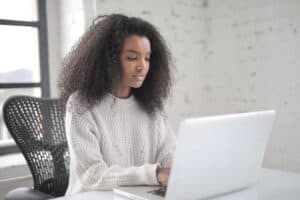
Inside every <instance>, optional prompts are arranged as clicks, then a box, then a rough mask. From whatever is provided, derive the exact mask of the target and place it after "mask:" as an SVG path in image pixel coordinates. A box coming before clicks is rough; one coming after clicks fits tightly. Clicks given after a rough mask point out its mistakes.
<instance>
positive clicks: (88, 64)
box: [58, 14, 172, 114]
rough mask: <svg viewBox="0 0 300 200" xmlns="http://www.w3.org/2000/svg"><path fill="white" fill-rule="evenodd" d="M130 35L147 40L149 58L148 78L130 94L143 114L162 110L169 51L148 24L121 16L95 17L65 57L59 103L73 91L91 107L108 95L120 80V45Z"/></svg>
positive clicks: (167, 90) (168, 84) (167, 84)
mask: <svg viewBox="0 0 300 200" xmlns="http://www.w3.org/2000/svg"><path fill="white" fill-rule="evenodd" d="M134 34H135V35H139V36H144V37H146V38H148V39H149V41H150V44H151V56H150V68H149V72H148V75H147V76H146V79H145V80H144V83H143V85H142V86H141V87H140V88H132V90H131V91H132V94H133V95H134V96H135V98H136V100H137V101H138V103H139V105H141V106H142V108H144V109H145V111H146V112H148V113H150V114H153V113H155V112H156V111H162V110H163V109H164V106H163V105H164V100H165V99H166V98H167V97H168V95H169V93H170V89H171V82H172V77H171V67H170V66H171V63H172V62H171V54H170V51H169V49H168V47H167V45H166V43H165V40H164V39H163V37H162V36H161V34H160V33H159V32H158V30H157V29H156V28H155V27H154V26H153V25H152V24H150V23H149V22H147V21H144V20H142V19H140V18H137V17H128V16H125V15H122V14H111V15H105V16H99V17H97V18H96V19H95V20H94V21H93V23H92V25H91V26H90V27H89V29H88V30H87V32H86V33H85V34H84V35H83V36H82V37H81V38H80V39H79V41H78V42H77V43H76V44H75V46H74V47H73V48H72V50H71V51H70V53H69V54H68V55H67V56H66V58H65V59H64V62H63V69H62V71H61V73H60V76H59V82H58V87H59V90H60V97H61V98H62V100H63V102H66V101H67V99H68V97H69V96H70V95H71V94H72V93H73V92H75V91H76V92H78V95H79V96H80V97H81V98H82V99H83V100H84V102H86V103H88V105H93V104H94V103H95V102H96V101H98V100H101V98H102V97H103V96H104V95H105V94H107V93H108V92H111V91H112V89H113V88H114V86H115V84H117V83H118V80H120V77H121V61H120V55H121V50H122V45H123V42H124V40H125V39H126V38H127V37H128V36H130V35H134Z"/></svg>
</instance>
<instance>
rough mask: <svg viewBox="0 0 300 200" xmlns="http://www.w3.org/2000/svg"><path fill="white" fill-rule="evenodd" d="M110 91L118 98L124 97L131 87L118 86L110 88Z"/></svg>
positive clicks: (126, 96)
mask: <svg viewBox="0 0 300 200" xmlns="http://www.w3.org/2000/svg"><path fill="white" fill-rule="evenodd" d="M111 93H112V94H113V95H115V96H116V97H118V98H122V99H126V98H128V97H129V96H130V94H131V88H130V87H122V86H119V87H117V88H116V89H114V90H112V91H111Z"/></svg>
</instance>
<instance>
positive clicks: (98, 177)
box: [66, 93, 175, 194]
mask: <svg viewBox="0 0 300 200" xmlns="http://www.w3.org/2000/svg"><path fill="white" fill-rule="evenodd" d="M66 133H67V140H68V146H69V150H70V179H69V186H68V189H67V192H66V194H74V193H78V192H84V191H91V190H110V189H112V188H113V187H115V186H118V185H155V184H158V182H157V179H156V168H157V167H158V166H161V167H170V166H171V162H172V158H173V152H174V149H175V135H174V134H173V132H171V131H170V129H169V126H167V125H166V123H165V117H163V115H161V114H156V115H155V117H154V116H152V117H151V116H150V115H148V114H147V113H146V112H145V111H144V110H142V109H141V108H140V106H139V105H138V103H137V101H136V100H135V97H134V96H133V95H131V96H130V97H129V98H127V99H120V98H117V97H115V96H113V95H112V94H107V95H106V96H105V97H104V98H103V99H102V100H101V101H99V102H98V103H96V104H95V105H94V106H93V107H90V108H87V107H86V106H84V104H82V103H81V101H80V100H79V98H78V96H77V95H76V93H74V94H72V95H71V96H70V98H69V100H68V102H67V112H66Z"/></svg>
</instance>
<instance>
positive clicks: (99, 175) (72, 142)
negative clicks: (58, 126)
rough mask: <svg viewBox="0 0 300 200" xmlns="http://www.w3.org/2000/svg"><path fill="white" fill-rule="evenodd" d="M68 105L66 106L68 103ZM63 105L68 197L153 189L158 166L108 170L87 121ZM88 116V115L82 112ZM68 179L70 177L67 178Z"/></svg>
mask: <svg viewBox="0 0 300 200" xmlns="http://www.w3.org/2000/svg"><path fill="white" fill-rule="evenodd" d="M68 104H70V102H68ZM68 104H67V112H66V133H67V140H68V146H69V149H70V182H72V183H70V185H69V188H68V193H69V194H72V193H78V192H83V191H90V190H110V189H112V188H113V187H115V186H120V185H154V184H158V182H157V179H156V168H157V166H158V164H144V165H142V166H132V167H128V168H123V167H120V166H118V165H112V166H108V165H107V163H106V162H105V161H104V159H103V156H102V154H101V150H100V146H99V144H100V142H99V141H98V137H96V135H95V131H94V130H93V126H92V125H91V123H90V122H91V120H92V119H89V118H88V117H87V116H88V115H86V113H84V114H78V113H76V112H75V111H74V109H72V108H71V107H72V106H70V105H68ZM86 112H88V111H86ZM71 176H72V177H71Z"/></svg>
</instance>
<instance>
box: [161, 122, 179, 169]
mask: <svg viewBox="0 0 300 200" xmlns="http://www.w3.org/2000/svg"><path fill="white" fill-rule="evenodd" d="M157 132H158V135H157V137H158V150H157V154H156V161H157V162H158V163H160V164H161V167H162V168H171V166H172V161H173V154H174V151H175V143H176V137H175V134H174V132H173V130H172V129H171V127H170V126H169V124H168V123H167V120H166V119H165V118H164V117H160V118H159V119H158V129H157Z"/></svg>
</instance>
